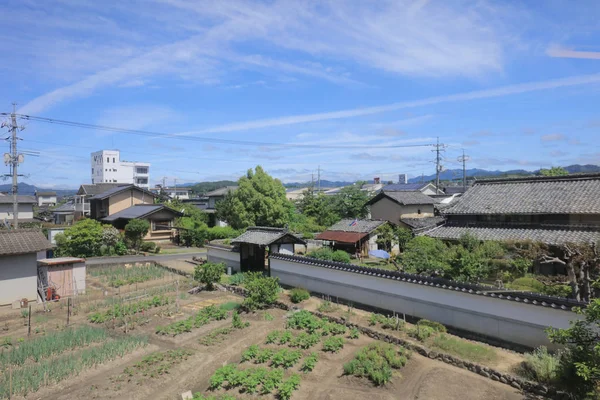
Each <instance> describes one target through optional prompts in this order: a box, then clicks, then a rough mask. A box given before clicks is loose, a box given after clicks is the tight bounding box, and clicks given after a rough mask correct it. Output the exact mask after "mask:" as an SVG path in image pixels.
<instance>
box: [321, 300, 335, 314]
mask: <svg viewBox="0 0 600 400" xmlns="http://www.w3.org/2000/svg"><path fill="white" fill-rule="evenodd" d="M339 309H340V307H339V306H338V305H337V304H335V303H332V302H330V301H329V300H325V301H324V302H322V303H321V304H320V305H319V308H317V310H318V311H319V312H322V313H332V312H335V311H337V310H339Z"/></svg>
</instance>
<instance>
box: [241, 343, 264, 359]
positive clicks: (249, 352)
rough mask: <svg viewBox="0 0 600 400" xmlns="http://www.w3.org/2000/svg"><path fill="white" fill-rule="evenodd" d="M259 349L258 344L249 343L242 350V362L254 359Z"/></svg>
mask: <svg viewBox="0 0 600 400" xmlns="http://www.w3.org/2000/svg"><path fill="white" fill-rule="evenodd" d="M259 351H260V348H259V347H258V345H256V344H253V345H251V346H250V347H248V348H247V349H246V350H244V352H243V353H242V362H245V361H250V360H254V359H255V358H256V356H257V355H258V352H259Z"/></svg>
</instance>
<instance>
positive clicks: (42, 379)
mask: <svg viewBox="0 0 600 400" xmlns="http://www.w3.org/2000/svg"><path fill="white" fill-rule="evenodd" d="M146 344H147V338H145V337H137V336H126V337H123V338H119V339H114V340H109V341H106V342H104V343H102V344H101V345H100V346H97V347H91V348H88V349H82V350H80V351H76V352H73V353H69V354H67V355H63V356H61V357H57V358H49V359H43V360H41V361H40V362H38V363H35V364H31V365H26V366H24V367H21V368H18V369H16V370H14V371H12V394H20V395H23V396H26V395H27V394H28V393H31V392H36V391H37V390H39V389H40V388H41V387H42V386H44V385H48V384H53V383H57V382H60V381H62V380H64V379H66V378H68V377H69V376H72V375H76V374H79V373H80V372H81V371H83V370H85V369H88V368H92V367H95V366H97V365H99V364H102V363H104V362H106V361H110V360H114V359H115V358H117V357H123V356H124V355H125V354H127V353H130V352H132V351H133V350H135V349H136V348H138V347H141V346H145V345H146ZM9 379H10V378H9V374H6V373H5V374H2V376H1V377H0V398H8V397H9V390H10V389H9Z"/></svg>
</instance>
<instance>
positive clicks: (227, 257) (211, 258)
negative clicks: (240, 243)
mask: <svg viewBox="0 0 600 400" xmlns="http://www.w3.org/2000/svg"><path fill="white" fill-rule="evenodd" d="M206 259H207V260H208V262H212V263H224V264H225V265H226V266H227V267H231V270H232V271H233V272H240V271H241V268H240V253H238V252H237V251H233V249H232V248H228V247H225V246H223V247H221V246H214V245H210V246H206Z"/></svg>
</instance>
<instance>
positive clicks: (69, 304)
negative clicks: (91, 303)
mask: <svg viewBox="0 0 600 400" xmlns="http://www.w3.org/2000/svg"><path fill="white" fill-rule="evenodd" d="M70 317H71V298H70V297H67V326H69V319H70Z"/></svg>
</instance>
